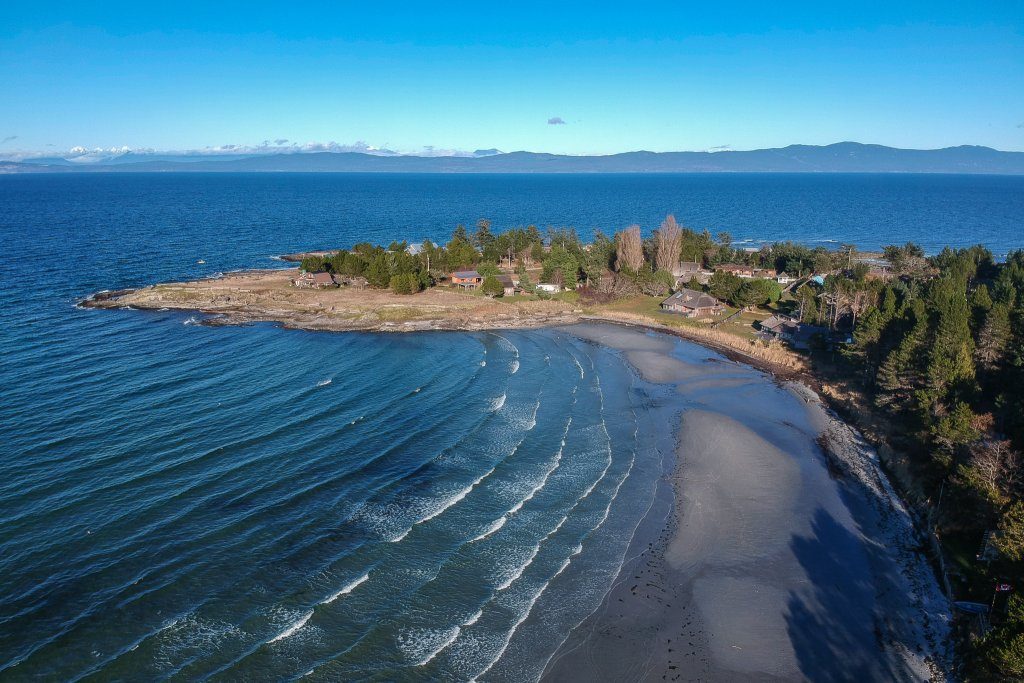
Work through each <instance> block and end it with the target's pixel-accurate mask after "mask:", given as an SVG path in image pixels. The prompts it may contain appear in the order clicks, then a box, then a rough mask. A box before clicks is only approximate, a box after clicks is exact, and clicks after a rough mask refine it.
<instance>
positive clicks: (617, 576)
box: [541, 380, 664, 675]
mask: <svg viewBox="0 0 1024 683" xmlns="http://www.w3.org/2000/svg"><path fill="white" fill-rule="evenodd" d="M634 386H635V381H634V380H630V384H629V387H630V390H632V389H633V387H634ZM629 412H630V414H631V415H632V416H633V442H634V444H635V443H636V438H637V436H638V435H639V434H640V423H639V421H638V420H637V416H636V406H635V405H633V404H632V403H630V409H629ZM662 455H663V458H664V454H662ZM634 462H636V450H635V449H634V451H633V461H632V462H630V472H631V471H632V469H633V463H634ZM623 481H625V479H623ZM655 486H657V484H655ZM656 498H657V496H656V495H652V496H651V500H650V502H648V503H647V509H646V510H644V513H643V514H642V515H640V521H639V522H637V525H636V526H635V527H633V531H632V533H630V535H629V540H628V541H627V542H626V547H625V549H624V550H623V551H622V559H621V560H620V561H619V566H618V569H616V570H615V579H614V580H613V581H612V584H611V585H610V586H609V587H608V591H607V592H606V593H605V595H608V593H609V592H611V590H612V589H613V588H615V586H617V585H619V584H620V583H622V581H623V577H622V568H623V567H625V566H626V563H627V562H632V561H633V560H635V559H637V558H638V557H640V556H641V555H643V554H644V553H645V552H647V550H646V549H642V550H640V552H638V553H637V554H636V555H633V556H631V557H628V558H627V557H626V552H628V550H629V548H630V546H632V545H633V540H634V539H635V538H636V532H637V529H639V528H640V524H641V523H643V520H645V519H647V515H649V514H650V513H651V509H652V508H653V507H654V502H655V499H656ZM591 533H592V532H588V533H587V534H586V536H585V537H584V538H583V541H585V540H586V539H587V537H589V536H590V534H591ZM583 541H581V542H580V544H579V545H577V546H576V551H575V552H574V553H573V555H578V554H579V553H580V552H582V551H583ZM602 601H603V598H602ZM598 609H600V603H599V604H598V606H597V607H595V608H594V609H593V610H592V611H591V612H589V613H588V614H585V615H584V616H583V617H582V618H581V619H580V620H579V621H578V622H576V624H575V625H574V626H573V627H572V628H570V629H568V630H567V631H566V633H565V636H564V637H563V638H562V641H561V642H560V643H559V644H558V646H557V647H556V648H555V649H554V650H552V651H551V654H550V655H548V658H547V660H545V662H544V667H543V668H542V669H541V673H542V675H543V672H544V671H547V669H548V666H550V665H551V660H553V659H554V658H555V655H556V654H558V651H559V650H561V649H562V646H563V645H565V642H566V641H567V640H569V636H570V635H571V634H572V632H573V631H575V630H576V629H577V628H579V626H580V624H582V623H583V622H584V621H586V620H587V619H589V618H590V617H591V615H593V614H594V613H595V612H597V610H598Z"/></svg>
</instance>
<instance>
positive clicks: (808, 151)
mask: <svg viewBox="0 0 1024 683" xmlns="http://www.w3.org/2000/svg"><path fill="white" fill-rule="evenodd" d="M112 171H117V172H150V173H155V172H175V171H189V172H217V171H220V172H318V173H323V172H334V173H987V174H1001V175H1021V174H1024V152H1001V151H999V150H995V149H991V148H989V147H977V146H968V145H964V146H960V147H947V148H945V149H927V150H917V149H897V148H894V147H885V146H883V145H865V144H861V143H856V142H839V143H836V144H834V145H825V146H816V145H790V146H789V147H781V148H777V149H757V150H750V151H742V152H734V151H723V152H626V153H623V154H610V155H607V156H566V155H560V154H543V153H535V152H509V153H502V152H499V151H498V150H477V151H476V152H475V153H474V156H402V155H393V156H381V155H375V154H363V153H358V152H307V153H290V154H253V155H244V154H243V155H230V156H227V155H225V156H202V155H191V156H189V155H172V154H161V155H155V154H137V153H132V152H127V153H125V154H121V155H117V156H114V157H111V158H108V159H103V160H101V161H94V162H91V163H81V162H76V161H74V160H73V159H66V158H60V157H49V158H35V159H28V160H22V161H0V173H32V172H36V173H38V172H58V173H68V172H78V173H82V172H92V173H97V172H112Z"/></svg>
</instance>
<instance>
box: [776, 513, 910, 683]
mask: <svg viewBox="0 0 1024 683" xmlns="http://www.w3.org/2000/svg"><path fill="white" fill-rule="evenodd" d="M811 534H812V535H811V536H809V537H808V536H795V537H794V538H793V540H792V542H791V544H790V547H791V549H792V551H793V554H794V555H795V556H796V558H797V560H798V561H799V562H800V564H801V566H802V567H803V569H804V571H805V572H806V574H807V579H808V583H807V589H801V590H799V591H796V590H794V591H790V594H789V599H788V602H787V607H788V610H787V615H786V624H787V630H788V632H789V637H790V639H791V642H792V645H793V650H794V652H795V653H796V657H797V661H798V663H799V666H800V670H801V672H802V673H803V674H804V676H806V677H807V679H808V680H811V681H894V680H913V678H912V676H911V675H910V673H909V672H908V671H906V670H905V669H903V668H902V667H900V666H899V665H898V664H897V663H896V662H894V661H893V658H892V656H891V655H890V653H887V652H886V650H885V644H884V640H883V639H884V636H883V632H882V628H883V627H882V624H881V623H880V622H879V619H878V618H877V615H876V613H875V600H876V595H877V593H878V590H879V586H878V585H877V584H876V583H875V581H876V580H877V579H879V578H880V577H877V575H876V574H875V572H872V571H871V567H870V566H869V562H868V558H867V556H866V553H869V552H871V551H870V550H869V549H866V548H865V545H864V541H863V540H862V539H859V538H857V537H856V536H855V535H854V534H852V533H851V532H850V531H849V530H848V529H847V528H846V527H844V526H842V525H841V524H839V523H838V522H836V520H835V519H833V518H832V516H831V515H830V514H828V513H827V512H826V511H825V510H823V509H818V510H817V511H816V512H815V514H814V518H813V520H812V523H811ZM891 570H892V571H898V569H897V567H895V566H892V568H891ZM876 571H877V568H876ZM881 580H883V581H884V580H885V579H884V577H881Z"/></svg>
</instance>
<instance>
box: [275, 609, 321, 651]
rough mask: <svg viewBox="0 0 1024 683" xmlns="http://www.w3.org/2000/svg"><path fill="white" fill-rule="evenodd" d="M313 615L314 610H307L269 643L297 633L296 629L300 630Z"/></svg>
mask: <svg viewBox="0 0 1024 683" xmlns="http://www.w3.org/2000/svg"><path fill="white" fill-rule="evenodd" d="M311 616H313V610H309V611H308V612H306V613H305V614H304V615H302V617H300V618H299V619H298V620H297V621H295V622H293V623H292V624H291V626H289V627H288V628H286V629H285V630H283V631H281V632H280V633H278V634H277V635H276V636H274V637H273V638H271V639H270V640H268V641H267V643H268V644H269V643H276V642H278V641H279V640H284V639H285V638H288V637H290V636H293V635H295V632H296V631H298V630H299V629H300V628H302V627H303V626H305V625H306V622H307V621H309V618H310V617H311Z"/></svg>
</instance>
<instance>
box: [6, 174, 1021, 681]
mask: <svg viewBox="0 0 1024 683" xmlns="http://www.w3.org/2000/svg"><path fill="white" fill-rule="evenodd" d="M666 212H674V213H675V214H676V216H677V217H678V218H680V220H682V221H683V222H684V223H686V224H687V225H690V226H693V227H695V228H708V229H709V230H711V231H712V232H717V231H719V230H729V231H730V232H732V233H733V235H734V237H735V238H736V239H737V240H743V239H749V240H753V241H754V242H753V243H757V241H758V240H773V239H780V238H792V239H796V240H799V241H805V242H815V241H823V242H824V241H829V240H834V241H837V242H847V241H850V242H855V243H857V244H858V245H860V246H861V247H862V248H875V247H878V246H880V245H881V244H884V243H890V242H905V241H908V240H913V241H917V242H920V243H921V244H923V245H924V246H925V247H926V248H927V249H929V250H936V249H938V248H939V247H940V246H941V245H942V244H944V243H951V244H956V245H967V244H973V243H976V242H982V243H985V244H988V245H989V246H991V247H992V248H993V250H994V251H996V252H997V253H1005V252H1006V251H1008V250H1010V249H1011V248H1017V247H1021V246H1024V238H1022V230H1021V227H1022V217H1024V178H1006V177H984V176H969V177H967V176H965V177H958V176H826V175H821V176H766V175H707V176H702V175H686V176H440V175H429V176H392V175H388V176H385V175H333V174H327V175H298V174H287V175H219V174H209V175H73V176H64V175H54V176H44V175H40V176H6V177H0V246H2V253H3V255H4V257H5V258H4V263H3V266H2V268H3V270H2V277H0V296H2V301H3V302H4V305H3V306H2V307H0V396H2V398H0V444H2V445H0V454H2V456H0V678H2V679H21V678H26V679H27V678H33V677H43V678H46V679H54V680H75V679H79V678H93V679H97V680H100V679H103V680H107V679H132V680H153V679H163V678H175V677H176V678H181V679H194V678H203V677H214V678H220V679H223V680H237V679H239V678H269V679H275V680H277V679H282V678H294V677H298V676H301V675H303V674H306V673H309V672H312V674H311V675H312V677H313V678H314V679H315V678H322V679H325V680H327V679H329V680H341V679H346V678H351V677H353V676H355V675H357V674H361V675H363V676H367V677H369V678H375V679H380V680H401V679H438V678H443V679H444V678H446V679H469V678H472V677H475V676H481V675H482V676H483V677H485V678H488V677H490V678H494V679H515V680H521V679H531V678H533V677H535V676H536V675H537V674H539V672H540V670H541V669H542V668H543V666H544V663H545V662H546V661H547V658H548V657H549V656H550V654H551V653H552V652H553V651H554V649H555V648H556V647H557V645H558V644H559V643H560V642H561V641H562V639H564V637H565V636H566V634H567V633H568V631H569V629H570V628H571V627H572V626H573V625H575V624H576V623H578V622H579V620H580V619H582V618H583V617H584V616H585V615H586V614H587V613H588V612H589V611H590V610H592V609H593V608H594V607H595V606H596V605H597V603H598V602H599V601H600V599H601V597H602V596H603V594H604V592H605V591H606V590H607V587H608V585H609V584H610V582H611V580H612V578H613V577H614V575H615V573H616V572H617V570H618V567H619V565H620V563H621V560H622V555H623V552H624V551H625V548H626V545H627V543H628V542H629V538H630V536H631V534H632V533H633V530H634V529H636V526H637V523H638V522H639V520H640V519H641V517H643V515H644V514H645V513H646V511H647V509H648V507H649V506H650V504H651V500H652V497H653V495H654V486H655V482H656V480H657V478H658V477H659V476H660V474H661V472H662V471H663V470H662V468H663V465H664V463H662V461H661V459H660V458H661V456H660V455H658V453H659V452H661V451H659V449H657V448H655V447H654V444H653V443H652V442H651V439H652V438H654V436H653V435H657V434H664V433H665V431H666V430H665V428H664V424H663V423H662V422H661V421H660V417H659V415H658V411H657V408H656V406H657V404H658V403H659V402H658V400H657V399H658V392H659V391H660V389H659V387H656V386H652V385H648V384H645V383H644V382H642V381H641V380H639V379H638V378H637V377H636V376H635V375H634V374H633V373H632V372H631V371H630V369H629V368H628V366H627V365H626V364H625V363H624V362H623V361H622V360H621V359H620V358H619V357H618V356H616V355H615V354H614V353H612V352H610V351H608V350H606V349H604V348H602V347H598V346H594V345H592V344H587V343H584V342H582V341H580V340H579V339H577V338H575V337H573V336H572V335H571V334H569V333H567V332H565V331H558V330H547V331H531V332H502V333H498V334H492V333H472V334H440V333H435V334H416V335H407V336H398V335H393V336H388V335H375V334H345V335H339V334H327V333H305V332H296V331H287V330H281V329H278V328H275V327H272V326H256V327H251V328H212V327H204V326H199V325H195V324H193V323H194V322H195V318H193V317H191V316H188V315H182V314H177V313H173V312H151V313H144V312H138V311H95V310H84V309H80V308H76V307H75V303H76V302H77V301H78V300H80V299H81V298H82V297H84V296H86V295H88V294H90V293H92V292H94V291H96V290H100V289H115V288H120V287H128V286H136V285H144V284H149V283H153V282H157V281H162V280H168V279H181V278H193V277H199V276H209V275H213V274H215V273H216V272H223V271H227V270H230V269H236V268H250V267H273V266H275V265H281V264H280V263H279V262H276V261H274V260H272V258H271V257H273V256H274V255H276V254H280V253H284V252H288V251H294V250H300V249H305V248H318V247H331V246H346V245H349V244H351V243H353V242H356V241H364V240H369V241H378V242H380V241H383V242H387V241H390V240H391V239H393V238H405V239H409V240H419V239H422V238H432V239H436V240H440V239H444V238H445V237H446V236H447V235H448V234H449V233H450V231H451V229H452V227H453V226H454V225H455V224H456V223H458V222H464V223H467V224H471V223H473V222H475V220H476V219H477V218H480V217H488V218H490V219H492V220H493V221H494V224H495V227H497V228H499V229H500V228H502V227H507V226H512V225H525V224H528V223H535V224H537V225H539V226H542V227H543V226H546V225H573V226H576V227H577V228H578V229H579V230H580V232H581V234H582V235H583V236H587V235H588V234H589V233H590V231H591V230H592V229H593V228H600V229H602V230H605V231H606V232H612V231H614V230H616V229H619V228H621V227H623V226H625V225H627V224H629V223H632V222H639V223H641V224H642V225H644V226H645V228H651V227H654V226H655V225H656V224H657V222H659V221H660V219H661V217H662V216H663V215H664V214H665V213H666ZM199 259H203V260H205V261H206V263H205V264H198V263H197V260H199ZM538 615H543V618H539V617H538Z"/></svg>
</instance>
